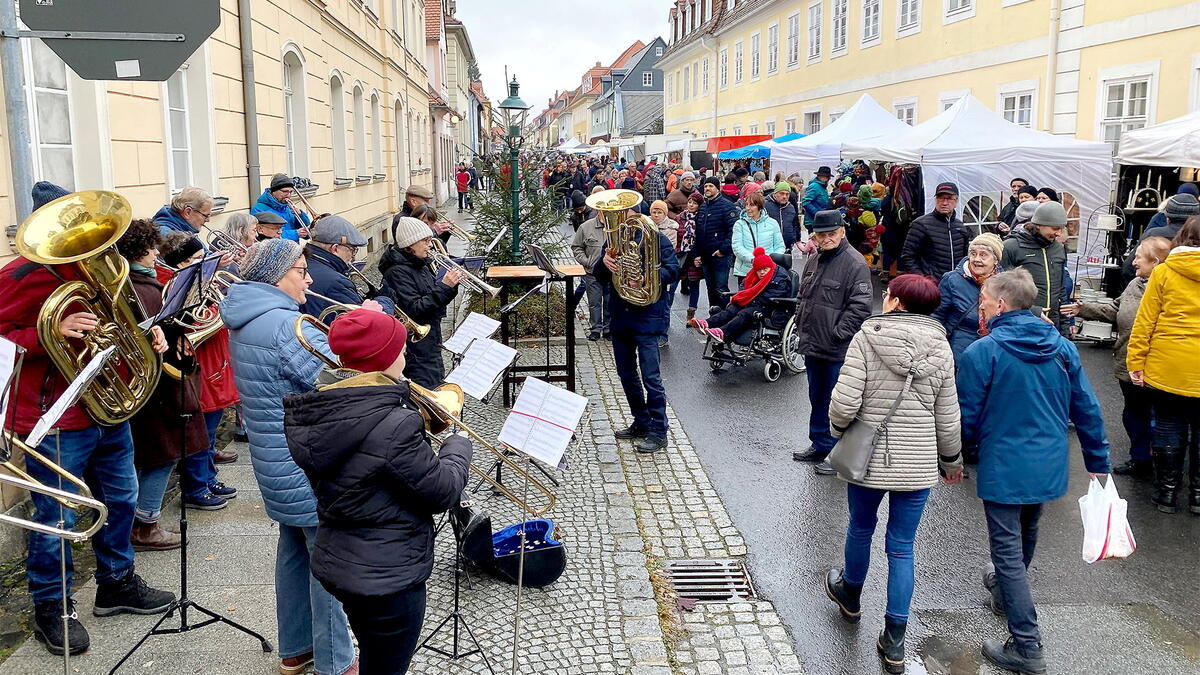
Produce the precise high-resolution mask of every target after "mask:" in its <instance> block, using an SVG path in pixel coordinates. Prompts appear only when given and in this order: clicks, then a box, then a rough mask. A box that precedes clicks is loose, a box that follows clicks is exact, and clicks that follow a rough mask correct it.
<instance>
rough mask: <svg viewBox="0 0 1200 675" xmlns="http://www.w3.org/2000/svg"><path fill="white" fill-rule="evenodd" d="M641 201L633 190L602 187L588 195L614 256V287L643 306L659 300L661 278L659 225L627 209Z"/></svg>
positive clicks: (626, 297)
mask: <svg viewBox="0 0 1200 675" xmlns="http://www.w3.org/2000/svg"><path fill="white" fill-rule="evenodd" d="M641 203H642V196H641V195H640V194H638V193H636V192H634V191H633V190H604V191H602V192H597V193H596V194H594V195H592V196H590V197H588V198H587V205H588V206H589V207H590V208H592V209H594V210H595V211H597V212H598V213H599V214H600V215H602V216H603V217H604V234H605V235H607V237H608V255H612V256H614V257H615V258H616V260H617V271H616V272H613V275H612V277H613V288H615V289H616V291H617V295H620V296H621V298H622V299H623V300H625V302H628V303H629V304H631V305H638V306H639V307H645V306H646V305H653V304H654V303H655V302H658V297H659V295H661V294H662V282H661V279H660V277H659V273H658V268H659V264H660V261H659V259H658V228H657V227H655V225H654V223H653V222H652V221H651V220H650V219H649V218H647V217H646V216H643V215H642V214H640V213H631V212H630V211H631V209H633V207H635V206H637V205H638V204H641ZM639 235H640V236H639Z"/></svg>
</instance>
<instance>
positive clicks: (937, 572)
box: [662, 296, 1200, 673]
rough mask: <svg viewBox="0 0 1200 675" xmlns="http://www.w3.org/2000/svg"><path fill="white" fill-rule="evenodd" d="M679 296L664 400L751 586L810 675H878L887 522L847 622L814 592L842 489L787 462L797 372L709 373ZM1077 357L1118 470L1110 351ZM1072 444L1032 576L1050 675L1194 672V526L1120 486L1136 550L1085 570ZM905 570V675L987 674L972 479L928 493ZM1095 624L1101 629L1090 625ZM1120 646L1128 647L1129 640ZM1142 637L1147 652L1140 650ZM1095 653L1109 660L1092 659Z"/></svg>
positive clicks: (1133, 488)
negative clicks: (856, 618)
mask: <svg viewBox="0 0 1200 675" xmlns="http://www.w3.org/2000/svg"><path fill="white" fill-rule="evenodd" d="M681 298H682V296H676V302H675V307H674V311H673V318H672V330H671V336H670V337H671V345H670V347H668V348H666V349H664V350H663V355H662V371H663V379H664V381H665V383H666V388H667V395H668V400H669V401H670V402H671V405H672V406H673V408H674V410H675V413H676V415H677V417H678V419H679V420H680V422H681V423H682V424H683V426H684V428H685V430H686V431H687V433H688V435H689V436H690V437H691V439H692V441H693V443H694V444H695V446H696V449H697V451H698V453H699V455H700V457H701V459H702V461H703V462H704V465H705V468H706V469H707V470H708V472H709V475H710V476H711V477H712V480H713V483H714V484H715V486H716V488H717V490H718V492H719V493H720V495H721V497H722V498H723V500H724V501H725V504H726V507H727V508H728V510H729V513H730V515H731V516H732V517H733V519H734V521H735V522H736V524H737V526H738V528H739V529H740V530H741V532H742V534H743V535H744V537H745V539H746V541H747V544H748V547H749V556H748V558H749V565H750V571H751V575H752V579H753V581H754V584H755V586H756V588H757V590H758V591H759V593H760V594H761V595H763V596H765V597H767V598H769V599H770V600H771V601H773V602H774V603H775V607H776V608H777V610H778V611H779V613H780V616H781V617H782V618H783V620H784V622H785V623H786V624H787V626H788V628H789V630H790V631H791V634H792V636H793V637H794V638H795V640H796V643H797V651H798V653H799V654H800V656H801V659H802V661H803V663H804V665H805V668H806V671H807V672H809V673H873V672H878V671H879V668H878V661H877V660H876V657H875V652H874V640H875V636H876V634H877V633H878V631H879V629H880V627H881V625H882V621H883V619H882V612H883V605H884V600H885V597H884V586H885V581H886V567H887V565H886V558H885V556H884V552H883V533H882V530H883V525H884V522H885V516H881V518H880V528H879V530H878V531H877V532H876V537H875V546H874V549H873V551H872V567H871V572H870V575H869V577H868V580H867V585H866V589H865V591H864V596H863V610H864V612H863V621H862V622H861V623H860V624H859V625H858V626H849V625H846V624H844V623H843V622H842V621H841V620H840V619H839V618H838V617H837V612H836V610H835V608H834V607H833V605H832V603H830V602H829V601H828V599H827V598H826V597H825V594H824V590H823V586H822V582H821V580H822V578H823V575H824V571H825V570H826V569H828V568H830V567H836V566H840V565H841V559H842V556H841V552H842V542H843V537H844V533H845V527H846V521H847V516H846V506H845V484H844V483H843V482H842V481H840V480H838V479H837V478H836V477H826V476H817V475H815V474H814V473H813V472H812V469H811V465H809V464H802V463H798V462H794V461H792V458H791V453H792V450H795V449H799V448H804V447H806V446H807V444H808V443H807V420H808V401H807V396H806V393H805V392H806V383H805V379H804V376H803V375H799V376H789V375H784V377H783V379H781V380H780V381H778V382H775V383H773V384H772V383H767V382H766V381H765V380H764V379H763V376H762V367H761V365H762V364H761V362H756V363H753V364H752V365H750V366H747V367H745V368H739V369H733V370H727V371H726V372H723V373H720V374H713V373H711V372H710V370H709V367H708V362H706V361H703V360H702V359H701V357H700V354H701V344H700V343H699V342H698V338H697V337H696V336H695V334H694V333H692V332H690V331H687V330H686V329H685V328H684V326H683V323H684V318H685V317H684V307H685V306H686V300H683V301H682V302H680V299H681ZM701 302H702V303H703V299H702V301H701ZM703 314H704V311H703V310H701V315H703ZM1080 351H1081V354H1082V358H1083V363H1084V367H1085V368H1086V370H1087V372H1088V374H1089V377H1090V378H1091V380H1092V382H1093V386H1094V387H1095V389H1096V390H1097V392H1098V394H1099V396H1100V399H1101V404H1102V406H1103V410H1104V415H1105V419H1106V424H1107V429H1108V434H1109V439H1110V442H1111V443H1112V445H1113V449H1114V450H1113V456H1114V460H1115V461H1114V463H1116V462H1119V461H1124V459H1125V458H1126V456H1127V445H1126V443H1127V438H1126V436H1125V434H1124V432H1123V430H1122V428H1121V424H1120V411H1121V401H1120V398H1121V397H1120V392H1119V390H1118V388H1117V385H1116V382H1115V381H1114V380H1113V378H1112V376H1111V374H1110V373H1111V366H1110V364H1111V357H1110V352H1109V351H1108V350H1107V349H1105V348H1103V347H1090V346H1081V348H1080ZM1072 443H1073V450H1072V473H1071V486H1070V490H1069V492H1068V495H1067V496H1066V497H1064V498H1062V499H1060V500H1058V501H1057V502H1055V503H1052V504H1050V505H1048V506H1047V508H1046V511H1045V514H1044V516H1043V518H1042V522H1041V535H1040V540H1039V546H1038V549H1037V555H1036V558H1035V560H1034V565H1033V575H1032V579H1033V584H1034V596H1035V599H1036V600H1037V602H1038V606H1039V610H1040V611H1041V612H1042V616H1043V630H1044V632H1045V641H1046V643H1047V644H1046V649H1047V657H1048V659H1049V660H1050V663H1051V668H1052V670H1051V672H1056V673H1075V672H1113V673H1134V672H1154V673H1167V672H1172V673H1173V672H1181V673H1183V672H1192V673H1194V672H1200V643H1198V642H1197V637H1196V635H1197V633H1200V581H1198V579H1200V574H1198V572H1197V569H1198V567H1200V561H1198V560H1197V559H1198V558H1200V517H1196V516H1191V515H1189V514H1188V513H1186V510H1185V511H1184V512H1181V513H1179V514H1175V515H1164V514H1160V513H1158V512H1157V511H1155V510H1153V509H1152V508H1151V507H1150V506H1149V503H1148V500H1149V492H1150V486H1149V484H1148V482H1144V481H1137V480H1131V479H1124V478H1120V479H1118V487H1119V488H1120V490H1121V492H1122V496H1124V497H1125V498H1127V499H1128V500H1129V520H1130V522H1131V525H1132V527H1133V531H1134V533H1135V535H1136V538H1137V541H1138V551H1137V552H1136V553H1135V554H1134V555H1133V556H1132V557H1131V558H1129V559H1127V560H1124V561H1102V562H1100V563H1097V564H1095V565H1085V564H1084V563H1083V561H1082V560H1081V558H1080V545H1081V542H1082V527H1081V524H1080V520H1079V511H1078V505H1077V503H1076V499H1077V498H1078V497H1079V496H1080V495H1082V494H1083V493H1084V492H1085V491H1086V486H1087V474H1086V472H1085V471H1084V468H1083V463H1082V459H1081V456H1080V454H1079V451H1078V445H1077V444H1074V440H1072ZM881 512H882V509H881ZM916 558H917V562H916V564H917V582H916V592H915V595H914V597H913V605H912V617H913V619H915V620H916V621H914V620H913V619H910V626H909V635H910V638H909V642H908V645H909V647H908V651H909V662H910V667H909V672H910V673H911V672H926V668H925V666H928V672H943V673H975V672H989V673H990V672H998V671H992V670H989V669H983V670H980V669H979V667H978V665H977V662H978V660H979V659H978V655H977V650H978V644H979V640H981V639H982V637H1001V635H1002V632H1003V631H1002V626H1003V623H1002V621H1001V620H998V619H993V618H992V617H991V615H990V613H989V612H988V611H987V610H986V609H984V608H983V604H982V603H983V599H984V597H985V596H984V591H983V590H982V588H981V586H980V581H979V579H980V570H981V569H982V568H983V567H984V565H985V564H986V563H987V562H988V547H987V536H986V529H985V526H984V519H983V510H982V504H981V502H980V501H979V500H978V499H977V498H976V496H975V489H974V483H973V481H971V480H969V479H968V480H967V481H965V482H964V483H963V484H961V485H959V486H945V485H941V486H939V487H937V488H935V489H934V490H933V492H932V494H931V497H930V500H929V504H928V506H927V507H926V511H925V515H924V518H923V520H922V523H921V527H920V529H919V531H918V534H917V542H916ZM1156 608H1157V609H1156ZM1160 610H1161V611H1160ZM1101 616H1103V617H1107V618H1106V619H1104V621H1106V622H1107V628H1109V629H1111V630H1110V631H1109V632H1108V633H1106V632H1105V631H1104V630H1101V629H1100V627H1099V626H1096V625H1095V624H1096V622H1097V621H1100V620H1101V619H1099V618H1097V617H1101ZM918 622H919V624H918ZM934 633H936V635H935V634H934ZM1110 633H1111V635H1110ZM1127 637H1128V638H1129V639H1130V640H1133V643H1129V644H1127V643H1126V642H1124V641H1123V640H1124V639H1125V638H1127ZM1135 638H1136V639H1135ZM1143 638H1144V641H1145V642H1146V644H1144V645H1143V644H1141V643H1140V642H1137V640H1139V639H1143ZM1134 643H1136V644H1134ZM918 649H920V652H918ZM1156 650H1162V651H1157V652H1156ZM1096 654H1104V658H1102V659H1099V661H1097V659H1096ZM922 657H925V658H926V661H925V664H924V666H922V665H921V663H920V662H919V659H921V658H922Z"/></svg>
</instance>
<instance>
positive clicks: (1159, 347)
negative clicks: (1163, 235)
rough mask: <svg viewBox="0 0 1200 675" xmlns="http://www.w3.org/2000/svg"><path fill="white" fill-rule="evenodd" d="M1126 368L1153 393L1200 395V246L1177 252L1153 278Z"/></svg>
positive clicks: (1141, 310)
mask: <svg viewBox="0 0 1200 675" xmlns="http://www.w3.org/2000/svg"><path fill="white" fill-rule="evenodd" d="M1125 365H1126V367H1127V368H1128V369H1129V370H1131V371H1137V370H1141V371H1144V377H1145V380H1146V384H1148V385H1150V386H1151V387H1154V388H1155V389H1161V390H1162V391H1167V392H1171V393H1172V394H1178V395H1180V396H1191V397H1200V248H1196V247H1192V246H1180V247H1178V248H1176V249H1174V250H1173V251H1171V254H1170V255H1168V256H1167V259H1166V261H1164V262H1163V263H1162V264H1161V265H1159V266H1157V267H1155V268H1154V271H1153V272H1152V273H1151V274H1150V279H1149V281H1148V282H1147V284H1146V295H1145V296H1143V297H1142V302H1141V305H1139V306H1138V313H1137V319H1135V320H1134V322H1133V333H1132V334H1130V336H1129V354H1128V356H1126V358H1125Z"/></svg>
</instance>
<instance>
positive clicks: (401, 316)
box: [297, 290, 429, 344]
mask: <svg viewBox="0 0 1200 675" xmlns="http://www.w3.org/2000/svg"><path fill="white" fill-rule="evenodd" d="M304 294H305V295H311V296H312V297H314V298H316V299H318V300H324V301H325V302H328V303H329V306H328V307H326V308H325V309H323V310H321V313H320V314H319V315H317V318H316V320H317V321H318V322H319V323H320V324H321V325H322V326H325V325H328V324H329V323H331V322H332V321H333V320H334V319H336V318H337V317H338V316H339V315H341V314H344V313H346V312H352V311H354V310H356V309H362V305H350V304H346V303H344V302H338V301H337V300H334V299H333V298H331V297H329V296H326V295H321V294H320V293H315V292H313V291H309V290H305V291H304ZM392 315H393V316H395V317H396V319H398V320H399V321H400V323H402V324H404V328H405V330H407V331H408V333H409V335H411V336H412V341H413V342H420V341H421V340H424V339H425V336H426V335H429V326H427V325H425V324H423V323H417V322H416V321H414V320H413V318H412V317H410V316H409V315H407V314H405V313H404V311H403V310H401V309H400V308H399V307H394V309H393V310H392ZM304 316H307V317H308V318H310V319H311V318H312V316H311V315H308V314H305V315H304ZM297 334H298V333H297ZM303 343H304V340H303V338H301V344H303Z"/></svg>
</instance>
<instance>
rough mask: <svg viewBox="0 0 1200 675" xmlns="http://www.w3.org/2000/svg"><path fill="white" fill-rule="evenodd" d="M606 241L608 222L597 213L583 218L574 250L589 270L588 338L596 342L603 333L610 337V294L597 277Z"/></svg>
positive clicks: (572, 243)
mask: <svg viewBox="0 0 1200 675" xmlns="http://www.w3.org/2000/svg"><path fill="white" fill-rule="evenodd" d="M606 241H607V239H606V237H605V235H604V222H603V221H601V220H600V219H599V218H595V217H593V218H591V219H589V220H585V221H583V224H581V225H580V226H579V229H578V230H576V231H575V238H574V239H572V240H571V252H572V253H573V254H574V255H575V261H576V262H578V263H579V264H580V265H583V271H584V272H586V273H587V274H586V275H585V276H584V277H583V284H584V288H585V289H586V292H587V299H588V317H589V319H590V321H591V328H590V329H589V332H588V339H589V340H591V341H592V342H595V341H596V340H599V339H600V338H601V337H608V318H609V316H608V294H607V293H605V292H604V287H603V286H601V285H600V282H599V281H597V280H596V275H595V271H596V265H598V264H599V263H600V254H601V253H602V252H603V251H604V244H605V242H606Z"/></svg>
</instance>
